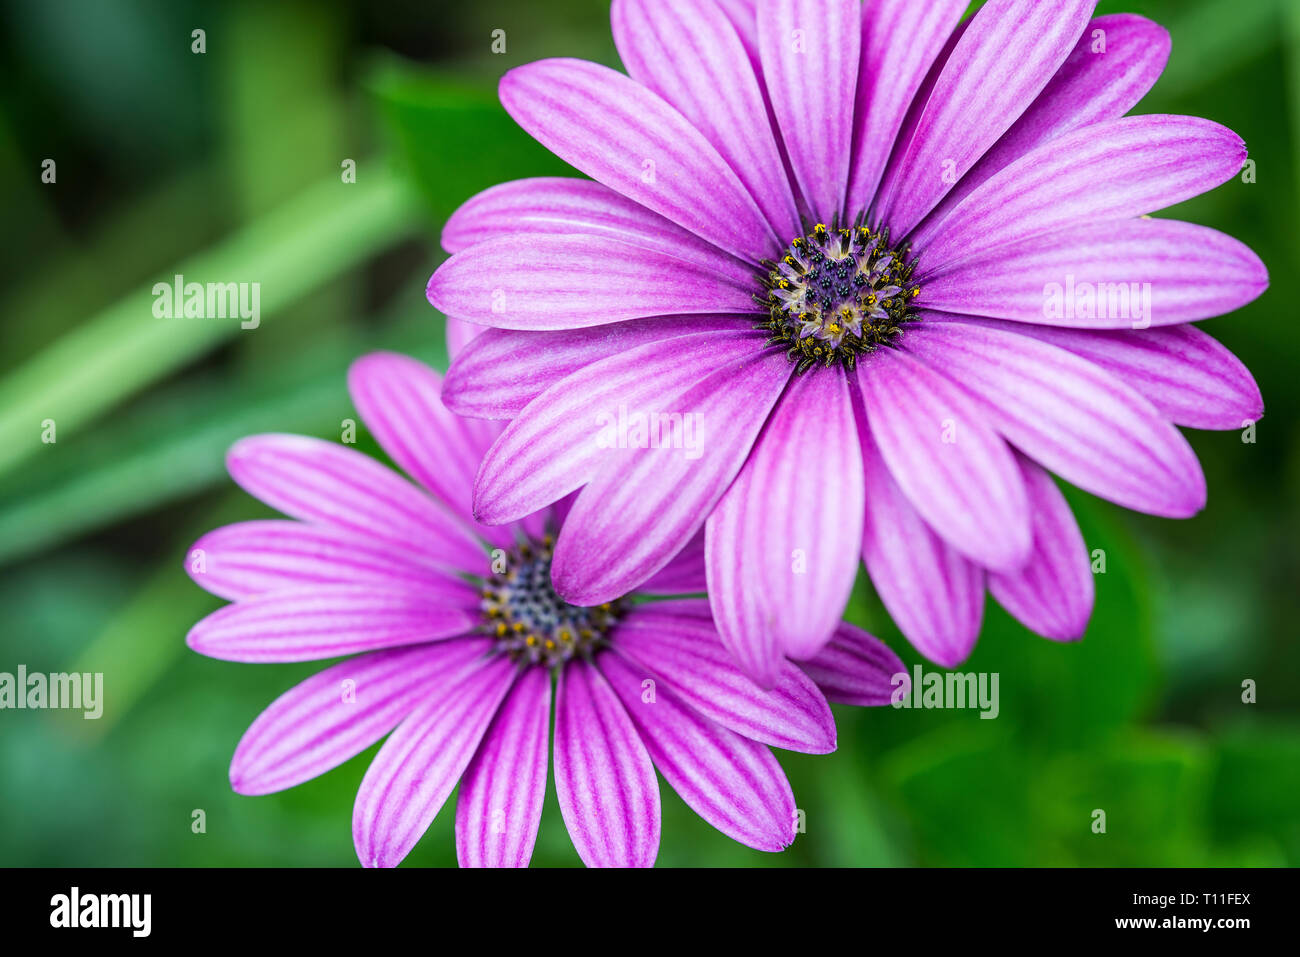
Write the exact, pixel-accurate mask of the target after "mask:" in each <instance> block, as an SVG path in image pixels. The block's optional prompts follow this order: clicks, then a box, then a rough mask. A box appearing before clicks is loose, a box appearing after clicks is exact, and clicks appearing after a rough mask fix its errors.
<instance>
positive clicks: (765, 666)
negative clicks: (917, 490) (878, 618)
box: [706, 368, 863, 686]
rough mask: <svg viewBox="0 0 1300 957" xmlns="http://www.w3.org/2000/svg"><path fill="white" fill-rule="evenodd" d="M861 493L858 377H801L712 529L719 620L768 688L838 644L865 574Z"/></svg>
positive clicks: (712, 580) (710, 556) (838, 373)
mask: <svg viewBox="0 0 1300 957" xmlns="http://www.w3.org/2000/svg"><path fill="white" fill-rule="evenodd" d="M862 496H863V489H862V467H861V451H860V450H859V448H858V434H857V425H856V423H855V422H854V418H853V400H852V397H851V396H850V394H849V380H848V376H847V374H846V373H845V372H844V371H843V370H842V369H840V368H835V369H830V370H820V371H818V372H814V373H812V374H809V375H804V376H796V377H795V378H794V379H792V380H791V381H790V385H789V387H788V388H787V389H786V392H785V394H784V395H783V396H782V397H781V401H780V402H779V403H777V406H776V409H775V410H774V411H773V413H772V416H771V418H770V419H769V420H768V422H767V425H766V426H765V427H764V429H763V433H762V435H760V436H759V439H758V442H756V443H755V445H754V448H753V450H752V451H751V452H750V455H749V459H748V460H747V461H746V463H745V467H744V468H743V469H741V471H740V474H739V475H738V476H737V477H736V480H735V482H733V483H732V485H731V488H729V489H728V490H727V493H726V494H725V495H723V496H722V499H721V501H719V502H718V505H717V507H716V508H715V509H714V510H713V513H712V514H711V515H710V516H709V520H708V524H707V526H706V552H707V568H708V576H709V577H708V583H709V589H708V590H709V597H710V601H711V603H712V607H713V616H714V620H715V621H716V622H717V625H718V632H719V634H720V635H721V636H722V641H723V643H724V644H725V645H726V646H727V647H728V649H729V650H730V651H731V653H732V654H733V655H735V656H736V660H737V661H739V662H740V663H741V666H742V667H744V668H745V670H746V671H747V672H748V673H749V674H750V675H751V676H752V677H753V678H754V680H755V681H756V682H758V684H760V685H763V686H770V685H771V684H772V683H773V681H774V679H775V675H776V671H777V669H778V668H779V666H780V664H781V662H782V659H783V658H784V657H785V655H787V654H788V655H790V656H791V657H793V658H809V657H812V656H813V655H814V654H816V653H817V651H818V650H819V649H820V648H821V647H822V645H824V644H825V643H826V642H827V641H829V640H830V636H831V633H832V632H833V631H834V630H835V626H836V624H837V623H838V622H839V620H840V616H841V615H842V614H843V612H844V606H845V605H846V604H847V603H848V600H849V593H850V592H851V591H852V590H853V581H854V579H855V578H856V577H857V571H858V543H859V541H860V540H861V531H860V529H861V528H862ZM774 506H775V508H774Z"/></svg>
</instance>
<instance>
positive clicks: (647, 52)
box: [610, 0, 801, 236]
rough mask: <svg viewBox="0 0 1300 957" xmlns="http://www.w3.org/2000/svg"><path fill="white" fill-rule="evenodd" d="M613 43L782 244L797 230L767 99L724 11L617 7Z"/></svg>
mask: <svg viewBox="0 0 1300 957" xmlns="http://www.w3.org/2000/svg"><path fill="white" fill-rule="evenodd" d="M610 19H611V22H612V24H613V29H614V43H615V45H616V46H617V47H618V55H619V57H620V58H621V59H622V61H623V66H624V67H625V68H626V69H627V72H628V74H629V75H630V76H631V77H632V78H633V79H634V80H637V81H639V82H640V83H641V84H642V85H643V86H645V87H646V88H647V89H649V90H651V91H652V92H654V93H656V94H658V95H659V96H660V97H662V98H663V100H664V101H665V102H667V103H669V104H670V105H672V106H673V107H675V108H676V109H677V110H679V111H680V112H681V114H682V116H684V117H686V119H687V120H688V121H689V122H690V123H691V125H692V126H694V127H695V128H696V129H697V130H699V131H700V132H701V133H703V134H704V136H705V138H706V139H707V140H708V141H709V142H710V143H712V144H713V146H714V147H715V148H716V149H717V151H718V153H719V155H721V157H722V158H723V159H724V160H726V162H727V165H728V166H730V167H731V168H732V169H733V170H734V171H735V172H736V175H737V176H739V177H740V181H741V183H743V184H744V186H745V188H746V189H747V190H748V191H749V194H750V195H751V196H752V197H753V198H754V201H755V202H756V203H757V204H758V207H759V208H760V209H761V210H762V211H763V215H764V217H766V219H767V221H768V223H769V224H770V225H771V226H772V228H773V230H774V231H775V233H776V235H777V236H794V235H796V234H797V233H799V232H800V231H801V230H800V228H799V214H798V211H797V209H796V208H795V202H794V196H793V194H792V193H791V192H790V183H789V180H787V179H786V175H785V167H784V166H783V165H782V164H781V154H780V152H779V151H778V150H777V146H776V139H775V137H774V135H773V133H772V128H771V127H770V126H769V125H768V124H767V123H766V122H763V121H762V118H763V117H764V116H765V115H766V108H765V106H764V105H763V93H762V90H761V89H760V88H759V85H758V80H757V78H756V77H755V75H754V71H753V69H752V68H751V67H750V65H749V59H748V56H747V55H746V52H745V47H744V45H743V43H742V42H741V39H740V37H739V35H738V34H737V33H736V30H735V28H734V27H733V26H732V24H731V21H730V20H729V19H728V18H727V15H726V14H725V13H724V12H723V11H722V9H721V8H720V7H718V6H716V5H715V4H712V3H698V2H696V0H614V4H613V6H612V8H611V11H610Z"/></svg>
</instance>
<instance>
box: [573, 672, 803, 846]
mask: <svg viewBox="0 0 1300 957" xmlns="http://www.w3.org/2000/svg"><path fill="white" fill-rule="evenodd" d="M596 667H597V668H599V669H600V672H601V674H603V675H604V676H605V678H606V680H607V681H609V683H610V685H611V686H612V687H613V688H614V691H615V692H616V693H617V694H618V696H619V697H620V698H621V699H622V701H623V706H624V708H626V709H627V713H628V716H629V717H631V719H632V722H633V724H635V725H636V728H637V731H638V732H639V734H640V736H641V740H642V741H643V742H644V743H645V747H646V750H647V751H648V752H649V753H650V759H651V760H652V761H653V762H654V765H655V767H656V768H658V769H659V773H660V774H662V775H663V776H664V780H666V781H667V782H668V784H669V785H670V786H671V787H672V789H673V790H674V791H676V792H677V793H678V795H680V796H681V799H682V800H683V801H685V802H686V803H687V804H688V805H689V806H690V807H691V809H692V810H694V811H695V813H696V814H698V815H699V816H700V817H702V818H704V820H706V821H708V822H709V823H710V824H712V825H713V826H714V827H716V828H717V829H718V830H719V831H721V832H722V833H723V834H725V835H727V837H729V838H731V839H732V840H735V841H739V842H740V843H741V844H744V845H745V846H747V847H752V848H755V849H757V850H760V851H779V850H781V849H782V848H784V847H786V846H787V845H789V844H790V843H791V842H792V841H793V840H794V825H795V805H794V792H793V791H791V790H790V782H789V781H788V780H786V776H785V772H784V771H782V770H781V765H780V764H779V763H778V762H777V760H776V758H775V757H774V756H773V755H772V752H771V751H769V750H768V749H767V747H766V746H765V745H762V744H759V743H758V742H757V741H751V740H749V739H748V738H742V737H741V736H740V735H738V734H736V733H735V732H733V731H728V730H727V729H726V728H724V727H722V726H721V725H719V724H715V723H714V722H712V721H710V720H709V719H708V718H706V717H704V716H703V715H701V714H700V713H699V712H697V711H694V710H692V709H691V708H689V707H687V706H686V704H685V703H684V702H683V701H682V700H681V699H680V698H678V697H677V696H676V695H675V694H673V692H672V691H671V690H670V689H669V688H661V687H657V686H653V685H652V687H653V689H654V690H653V692H647V691H646V689H645V685H644V682H646V681H651V682H653V681H654V677H653V676H652V675H651V673H650V672H648V671H646V670H645V669H644V668H639V667H637V666H636V665H634V664H632V663H631V662H630V661H629V660H628V659H626V658H624V657H623V656H622V655H618V654H613V653H610V652H604V653H602V654H601V655H599V656H598V657H597V658H596Z"/></svg>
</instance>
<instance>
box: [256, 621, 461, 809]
mask: <svg viewBox="0 0 1300 957" xmlns="http://www.w3.org/2000/svg"><path fill="white" fill-rule="evenodd" d="M486 647H487V642H485V641H479V640H464V641H444V642H440V643H439V644H436V645H423V646H421V647H418V648H403V649H401V650H399V651H378V652H374V653H373V654H368V655H361V656H360V657H358V658H351V659H349V660H347V661H344V662H340V663H339V664H337V665H335V666H334V667H332V668H327V669H326V670H324V671H322V672H319V673H318V674H315V675H312V676H311V677H310V678H308V679H307V680H306V681H304V682H302V683H301V684H299V685H297V686H296V687H294V688H291V689H289V690H288V691H286V692H285V693H284V694H282V695H280V697H278V698H276V699H275V701H273V702H272V703H271V705H270V707H268V708H267V709H266V710H265V711H263V712H262V713H261V714H260V715H258V717H257V720H256V721H254V722H253V723H252V725H251V726H250V727H249V729H248V730H247V731H245V732H244V736H243V737H242V738H240V740H239V747H237V748H236V749H235V756H234V758H233V759H232V760H231V762H230V786H231V787H232V788H234V789H235V790H236V791H237V792H238V793H240V794H271V793H273V792H275V791H283V790H284V789H285V788H291V787H293V786H294V785H297V784H301V783H302V782H303V781H309V780H311V779H312V778H314V777H317V776H318V775H321V774H324V773H325V772H326V771H328V770H330V769H331V768H336V767H338V766H339V765H340V764H342V763H343V762H344V761H347V760H348V759H349V758H352V757H355V756H356V755H358V754H360V753H361V752H362V751H364V750H365V749H366V748H368V747H370V746H371V745H372V744H374V743H375V742H376V741H378V740H379V739H380V738H382V737H383V736H384V735H386V734H387V733H388V732H389V731H392V730H393V728H394V727H396V726H397V723H398V722H399V721H401V720H402V719H403V718H404V717H406V716H407V715H408V714H409V713H410V712H411V711H412V710H413V709H414V708H415V707H416V706H417V705H419V704H420V702H422V701H424V700H426V698H427V695H428V693H429V691H430V689H431V688H436V687H437V682H438V680H439V678H440V677H445V676H447V675H449V674H454V673H455V672H457V671H459V670H460V669H461V668H463V667H464V666H465V664H466V663H467V662H469V661H471V660H473V659H474V658H477V657H479V656H480V655H482V654H483V652H484V651H485V650H486Z"/></svg>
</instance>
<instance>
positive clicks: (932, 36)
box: [844, 0, 968, 220]
mask: <svg viewBox="0 0 1300 957" xmlns="http://www.w3.org/2000/svg"><path fill="white" fill-rule="evenodd" d="M967 6H968V4H967V2H966V0H931V2H928V3H917V2H915V0H875V2H872V3H865V4H863V5H862V56H861V62H860V64H859V68H858V92H857V106H856V109H855V111H854V115H855V121H856V126H855V127H854V133H853V161H852V164H851V166H850V171H849V188H848V197H847V199H846V200H845V204H844V211H845V213H846V214H847V216H848V218H849V219H850V220H852V219H853V218H854V217H856V216H857V215H858V213H860V212H863V211H865V210H866V209H867V208H868V207H869V206H870V205H871V201H872V199H874V198H875V195H876V187H877V186H879V185H880V178H881V175H882V174H883V173H884V170H885V163H886V161H887V160H888V159H889V153H890V150H891V149H892V148H893V146H894V143H895V142H896V141H897V139H898V134H899V131H900V130H901V129H902V126H903V118H904V117H905V116H906V115H907V109H908V106H909V105H910V104H911V103H912V101H913V99H914V97H915V96H916V94H917V92H918V91H919V90H920V88H921V84H922V82H923V81H924V80H925V77H926V74H927V73H928V72H929V70H930V67H931V66H932V65H933V64H934V63H935V61H936V60H937V58H938V57H939V54H940V52H941V51H942V50H943V46H944V43H945V42H946V41H947V40H948V38H949V37H950V36H951V35H952V32H953V30H954V29H956V27H957V24H958V23H959V22H960V21H961V18H962V15H963V14H964V13H965V12H966V7H967ZM900 38H906V39H900Z"/></svg>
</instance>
